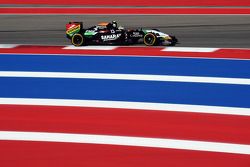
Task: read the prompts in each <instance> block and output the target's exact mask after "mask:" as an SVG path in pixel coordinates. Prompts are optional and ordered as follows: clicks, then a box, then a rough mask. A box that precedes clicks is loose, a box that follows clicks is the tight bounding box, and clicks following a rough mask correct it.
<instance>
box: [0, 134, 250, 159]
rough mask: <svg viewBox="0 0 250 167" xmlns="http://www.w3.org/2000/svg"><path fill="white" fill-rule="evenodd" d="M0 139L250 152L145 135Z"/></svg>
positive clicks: (246, 148)
mask: <svg viewBox="0 0 250 167" xmlns="http://www.w3.org/2000/svg"><path fill="white" fill-rule="evenodd" d="M0 140H14V141H40V142H66V143H88V144H108V145H121V146H137V147H155V148H170V149H183V150H195V151H210V152H221V153H233V154H248V155H249V154H250V145H243V144H230V143H218V142H203V141H193V140H175V139H163V138H146V137H127V136H110V135H90V134H72V133H45V132H16V131H0Z"/></svg>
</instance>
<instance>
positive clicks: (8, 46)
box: [0, 44, 18, 49]
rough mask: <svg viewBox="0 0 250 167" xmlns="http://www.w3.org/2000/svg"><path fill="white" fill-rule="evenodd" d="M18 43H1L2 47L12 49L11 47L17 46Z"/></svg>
mask: <svg viewBox="0 0 250 167" xmlns="http://www.w3.org/2000/svg"><path fill="white" fill-rule="evenodd" d="M17 46H18V45H15V44H0V49H11V48H15V47H17Z"/></svg>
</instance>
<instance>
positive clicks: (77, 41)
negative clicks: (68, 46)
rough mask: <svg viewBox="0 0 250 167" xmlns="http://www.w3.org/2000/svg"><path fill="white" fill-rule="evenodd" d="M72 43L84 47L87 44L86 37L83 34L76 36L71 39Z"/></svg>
mask: <svg viewBox="0 0 250 167" xmlns="http://www.w3.org/2000/svg"><path fill="white" fill-rule="evenodd" d="M71 43H72V44H73V45H74V46H82V45H85V44H86V41H85V39H84V37H83V36H82V35H81V34H74V35H73V37H72V38H71Z"/></svg>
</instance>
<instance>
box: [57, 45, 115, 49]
mask: <svg viewBox="0 0 250 167" xmlns="http://www.w3.org/2000/svg"><path fill="white" fill-rule="evenodd" d="M116 48H118V47H117V46H79V47H75V46H73V45H70V46H66V47H63V48H62V49H68V50H114V49H116Z"/></svg>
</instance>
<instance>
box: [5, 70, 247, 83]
mask: <svg viewBox="0 0 250 167" xmlns="http://www.w3.org/2000/svg"><path fill="white" fill-rule="evenodd" d="M0 77H34V78H77V79H114V80H141V81H164V82H196V83H215V84H239V85H250V79H248V78H221V77H200V76H174V75H146V74H112V73H64V72H25V71H23V72H21V71H15V72H14V71H0Z"/></svg>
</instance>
